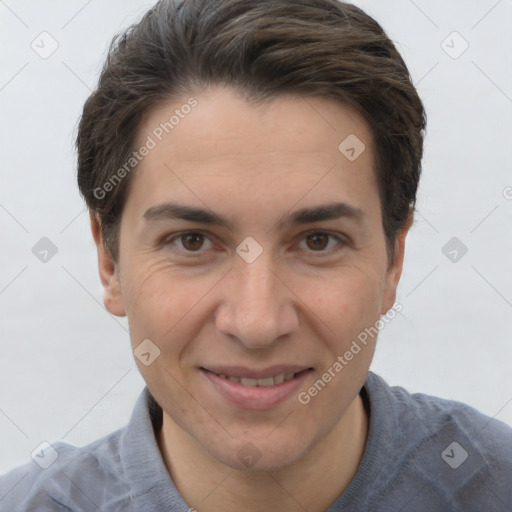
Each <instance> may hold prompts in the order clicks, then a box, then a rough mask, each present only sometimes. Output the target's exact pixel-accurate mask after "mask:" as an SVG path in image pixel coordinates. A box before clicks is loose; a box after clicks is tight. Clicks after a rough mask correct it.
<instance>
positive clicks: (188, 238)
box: [179, 233, 204, 251]
mask: <svg viewBox="0 0 512 512" xmlns="http://www.w3.org/2000/svg"><path fill="white" fill-rule="evenodd" d="M179 239H180V241H181V244H182V246H183V247H184V249H185V250H187V251H197V250H199V249H201V247H202V245H203V243H204V235H202V234H201V233H186V234H184V235H181V236H180V237H179Z"/></svg>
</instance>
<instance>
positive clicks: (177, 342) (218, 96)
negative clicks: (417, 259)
mask: <svg viewBox="0 0 512 512" xmlns="http://www.w3.org/2000/svg"><path fill="white" fill-rule="evenodd" d="M194 97H195V98H196V99H197V100H198V106H197V107H195V108H194V109H193V111H192V112H191V113H190V114H189V115H188V116H186V117H185V118H184V119H183V120H181V122H180V124H179V125H177V126H176V127H175V128H174V130H173V131H172V132H171V133H170V134H169V135H168V136H167V137H166V138H165V139H164V140H163V141H162V142H161V143H159V144H158V146H157V147H156V148H154V149H153V150H152V151H151V152H150V153H149V155H148V156H146V157H145V159H144V160H143V161H142V162H141V163H140V164H139V166H138V168H137V171H136V172H135V173H134V174H133V175H132V176H131V179H132V182H131V184H130V190H129V194H128V197H127V200H126V204H125V207H124V210H123V214H122V219H121V224H120V237H119V259H118V261H117V262H116V261H113V260H112V258H111V257H110V254H109V252H108V250H106V249H105V244H104V240H103V239H102V236H101V230H100V227H99V224H98V221H97V220H96V218H95V217H94V216H93V215H91V225H92V232H93V236H94V239H95V241H96V244H97V249H98V264H99V272H100V277H101V281H102V283H103V286H104V289H105V294H104V302H105V306H106V308H107V309H108V311H109V312H111V313H112V314H114V315H119V316H123V315H127V317H128V321H129V326H130V337H131V343H132V348H133V349H135V348H136V347H137V346H138V345H139V344H140V343H141V342H142V340H144V339H148V338H149V339H151V340H152V342H153V343H154V344H155V345H156V346H158V348H159V349H160V351H161V353H160V356H159V357H157V358H156V359H155V360H154V362H153V363H152V364H150V365H149V366H145V365H143V364H142V363H141V362H140V361H139V360H138V359H136V362H137V365H138V367H139V370H140V372H141V374H142V376H143V378H144V379H145V381H146V383H147V385H148V387H149V389H150V391H151V393H152V394H153V396H154V397H155V398H156V400H157V401H158V403H159V404H160V405H161V406H162V408H163V411H164V421H163V427H162V430H161V431H160V432H159V434H158V443H159V447H160V450H161V452H162V456H163V459H164V462H165V464H166V467H167V468H168V470H169V473H170V475H171V477H172V478H173V480H174V482H175V484H176V487H177V488H178V490H179V491H180V493H181V494H182V496H183V497H184V499H185V501H186V502H187V503H188V504H189V505H190V506H191V507H194V508H196V509H197V510H199V511H200V512H208V511H214V510H215V511H218V510H223V511H226V512H230V511H235V510H237V511H238V510H247V511H260V510H282V511H298V510H308V511H309V512H314V511H319V512H320V511H323V510H325V509H326V508H327V507H328V506H329V505H330V504H332V503H333V502H334V501H335V500H336V498H337V497H338V496H339V495H340V494H341V493H342V492H343V490H344V489H346V487H347V486H348V484H349V483H350V481H351V479H352V478H353V476H354V474H355V473H356V471H357V467H358V465H359V463H360V460H361V457H362V455H363V452H364V447H365V442H366V436H367V432H368V418H367V414H366V412H365V409H364V407H363V403H362V400H361V397H360V395H359V392H360V389H361V387H362V385H363V383H364V381H365V378H366V375H367V372H368V369H369V366H370V363H371V360H372V357H373V353H374V349H375V342H376V337H375V338H373V339H371V338H370V339H369V342H368V344H367V346H366V347H363V349H362V350H361V352H359V353H358V354H357V355H356V356H354V358H353V359H352V360H351V361H350V362H349V364H347V365H346V366H345V367H344V368H343V370H342V371H341V372H339V373H337V374H336V377H335V378H333V379H332V380H331V382H330V383H329V384H328V385H326V386H325V388H324V389H322V391H321V392H319V393H318V394H317V396H315V397H313V398H311V401H310V402H309V403H308V404H307V405H302V404H301V403H299V401H298V400H297V396H296V395H295V394H294V396H292V397H291V398H290V399H287V400H286V401H284V402H283V403H280V404H278V405H276V406H275V407H272V408H270V409H267V410H246V409H243V408H239V407H234V406H232V405H230V404H229V403H227V402H226V401H225V399H224V398H223V397H222V396H220V395H219V393H218V392H217V391H216V390H215V389H214V387H213V386H212V385H211V383H210V382H209V381H208V380H207V379H205V378H204V375H203V374H202V373H201V372H200V371H199V369H198V368H199V367H201V366H203V367H208V365H214V364H227V365H242V366H246V367H249V368H253V367H257V368H262V367H268V366H271V365H274V364H300V365H303V366H304V367H312V368H313V371H312V372H310V374H309V375H308V376H307V377H306V380H305V381H304V383H303V385H302V386H301V388H300V391H304V390H306V391H307V389H308V388H309V387H310V386H311V385H312V384H313V383H314V382H315V381H316V380H317V379H319V378H321V375H322V374H323V373H324V372H325V371H326V370H327V369H328V368H329V367H331V366H332V365H333V363H334V362H335V361H336V360H337V357H338V356H340V355H343V354H344V353H345V352H346V351H347V350H348V349H349V347H350V345H351V343H352V341H353V340H355V339H356V337H357V335H358V334H359V333H360V332H362V331H363V330H364V329H365V328H367V327H370V326H373V325H375V323H376V322H377V321H378V320H379V318H380V315H383V314H385V313H386V312H387V311H388V310H389V309H390V308H391V307H392V305H393V304H394V301H395V297H396V287H397V284H398V282H399V279H400V275H401V271H402V263H403V256H404V247H405V237H406V234H407V232H408V230H409V228H410V225H411V223H412V214H411V216H410V218H409V222H408V224H407V225H406V227H405V228H404V230H403V231H402V232H401V233H400V234H399V236H398V238H397V243H396V258H395V260H394V262H389V261H388V259H387V254H386V246H385V237H384V232H383V229H382V217H381V211H380V201H379V196H378V190H377V185H376V181H375V173H374V152H373V140H372V134H371V130H370V128H369V126H368V124H367V123H366V122H365V120H364V119H363V118H362V117H361V116H360V115H359V114H358V113H356V112H355V111H354V110H353V109H351V108H349V107H347V106H344V105H343V104H341V103H339V102H336V101H334V100H331V99H327V98H318V97H307V98H302V97H300V96H294V95H287V96H282V97H280V98H278V99H274V100H272V102H270V103H269V102H267V103H263V104H260V105H256V104H252V103H248V102H247V101H246V100H244V99H242V98H241V97H240V96H238V95H237V94H236V93H235V92H234V91H232V90H230V89H227V88H223V87H215V88H210V89H206V90H204V91H202V92H200V93H198V94H195V95H194ZM186 99H187V98H184V99H183V101H182V102H179V101H174V102H169V103H167V104H165V105H160V106H159V107H158V108H155V109H154V110H152V111H150V112H149V113H148V114H147V115H146V117H145V118H144V120H143V122H142V123H141V125H140V130H139V133H138V139H139V141H140V142H141V143H143V142H144V140H145V139H146V137H147V135H148V134H150V133H151V131H152V130H153V129H154V127H155V126H157V125H158V124H159V123H160V122H162V121H165V120H166V119H169V116H170V115H171V114H172V113H173V111H174V110H175V109H176V108H179V106H180V105H182V104H183V103H185V102H186ZM349 134H356V135H357V137H358V138H359V139H360V140H362V141H363V142H364V144H365V146H366V149H365V151H364V152H363V153H362V154H361V155H360V156H359V157H358V158H357V159H356V160H355V161H353V162H351V161H349V160H348V159H347V158H346V157H345V156H344V155H343V154H341V153H340V151H339V150H338V145H339V144H340V142H341V141H343V140H344V139H345V138H346V137H347V136H348V135H349ZM170 200H173V201H179V202H180V203H185V204H188V205H192V206H198V207H203V208H204V207H208V208H209V209H211V210H213V211H215V212H217V213H219V214H221V215H223V216H226V217H227V218H228V219H230V220H231V221H232V222H233V227H232V229H228V228H225V227H219V226H209V225H204V224H201V223H198V222H191V221H185V220H169V219H167V220H165V219H164V220H158V221H153V222H148V221H146V220H145V219H144V218H143V215H144V212H145V211H146V210H148V209H149V208H150V207H152V206H154V205H158V204H161V203H164V202H166V201H170ZM338 201H344V202H347V203H349V204H350V205H352V206H354V207H357V208H360V209H361V210H362V211H363V212H364V218H363V220H362V221H361V222H357V221H355V220H353V219H349V218H340V219H331V220H327V221H320V222H315V223H309V224H304V225H296V226H289V225H285V226H279V225H278V224H277V223H278V222H279V221H280V220H281V219H283V217H284V216H285V215H286V214H288V213H289V212H293V211H295V210H297V209H299V208H303V207H311V206H316V205H320V204H324V203H328V202H338ZM186 230H196V231H197V230H200V231H201V233H202V234H204V235H205V238H200V239H199V241H197V240H195V241H194V240H193V241H192V243H191V242H190V241H189V242H188V243H187V239H185V240H184V239H183V237H182V238H181V239H180V238H179V237H177V238H174V240H173V241H170V240H169V237H168V240H167V243H159V241H160V240H162V239H163V238H165V237H166V236H167V235H173V236H174V234H179V233H180V232H182V231H186ZM311 230H313V232H318V231H329V232H330V233H332V234H333V235H335V236H337V235H338V236H340V237H345V240H346V242H345V243H343V241H342V240H341V241H339V240H338V239H336V238H327V239H324V238H320V240H319V241H318V240H315V239H314V238H313V240H312V239H311V237H309V238H308V236H307V235H309V234H310V231H311ZM247 236H251V237H253V238H254V239H255V240H256V241H257V242H258V243H259V244H260V246H261V247H262V248H263V252H262V254H261V255H260V256H259V257H258V258H257V259H256V260H255V261H253V262H252V263H247V262H246V261H244V259H242V258H241V257H240V256H239V255H238V254H237V252H236V248H237V246H238V245H239V244H240V243H241V242H242V241H243V240H244V239H245V238H246V237H247ZM170 238H172V237H170ZM187 249H188V252H187ZM194 250H195V251H196V252H194ZM197 251H199V252H197ZM198 254H199V255H198ZM249 441H250V442H251V443H253V444H254V445H255V447H256V449H257V451H258V453H259V455H260V458H259V460H258V461H257V462H256V463H254V465H253V466H251V467H250V468H249V469H248V468H247V467H246V466H245V465H244V464H243V463H242V461H241V460H240V459H239V457H238V452H239V450H241V449H242V448H243V447H244V446H245V445H246V443H248V442H249Z"/></svg>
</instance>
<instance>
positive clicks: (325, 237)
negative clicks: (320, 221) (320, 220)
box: [303, 231, 346, 253]
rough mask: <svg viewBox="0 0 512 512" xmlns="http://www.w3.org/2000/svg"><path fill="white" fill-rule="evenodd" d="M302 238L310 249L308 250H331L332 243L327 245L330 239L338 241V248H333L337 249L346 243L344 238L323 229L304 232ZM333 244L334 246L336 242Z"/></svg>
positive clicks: (324, 251) (325, 251)
mask: <svg viewBox="0 0 512 512" xmlns="http://www.w3.org/2000/svg"><path fill="white" fill-rule="evenodd" d="M303 240H305V242H306V245H307V247H308V248H309V249H310V250H309V251H308V252H323V253H330V252H333V251H331V250H330V249H332V247H333V245H332V244H330V247H329V242H330V241H332V240H335V241H337V242H338V244H337V245H338V246H339V248H338V249H335V250H339V249H341V247H342V246H344V245H346V240H345V239H344V238H342V237H340V236H337V235H334V234H332V233H328V232H325V231H312V232H309V233H306V234H305V235H304V238H303ZM334 246H336V244H334ZM326 249H327V250H326Z"/></svg>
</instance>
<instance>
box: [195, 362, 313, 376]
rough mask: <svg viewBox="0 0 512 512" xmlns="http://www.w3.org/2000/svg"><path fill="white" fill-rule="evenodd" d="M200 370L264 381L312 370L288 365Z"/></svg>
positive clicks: (301, 366)
mask: <svg viewBox="0 0 512 512" xmlns="http://www.w3.org/2000/svg"><path fill="white" fill-rule="evenodd" d="M201 369H202V370H208V371H210V372H213V373H216V374H217V375H225V376H226V377H244V378H246V379H266V378H268V377H274V376H275V375H281V374H282V373H284V374H285V375H286V374H287V373H298V372H301V371H303V370H310V369H312V368H311V367H310V366H305V365H290V364H279V365H275V366H269V367H267V368H261V369H254V368H247V367H246V366H216V365H215V366H214V365H212V366H201Z"/></svg>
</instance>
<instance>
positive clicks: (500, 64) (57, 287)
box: [0, 0, 512, 473]
mask: <svg viewBox="0 0 512 512" xmlns="http://www.w3.org/2000/svg"><path fill="white" fill-rule="evenodd" d="M152 3H153V2H150V1H141V0H130V1H127V0H108V1H102V2H100V1H99V0H92V1H89V2H86V1H84V0H66V1H64V0H54V1H45V2H33V1H29V0H18V1H14V0H5V1H2V2H0V48H2V54H1V60H0V130H1V133H0V155H1V166H0V184H1V187H0V233H1V236H2V239H1V240H2V242H1V251H0V454H1V458H0V473H3V472H5V471H7V470H9V469H10V468H12V467H13V466H15V465H18V464H21V463H24V462H27V461H28V460H29V457H30V453H31V452H32V450H33V449H34V448H35V447H36V446H38V445H39V443H40V442H41V441H49V442H53V441H57V440H64V441H66V442H68V443H71V444H75V445H83V444H86V443H89V442H91V441H93V440H95V439H97V438H99V437H101V436H103V435H105V434H107V433H109V432H111V431H113V430H115V429H117V428H119V427H121V426H123V425H125V424H126V422H127V421H128V419H129V416H130V413H131V410H132V407H133V405H134V402H135V400H136V398H137V396H138V395H139V393H140V391H141V390H142V388H143V385H144V382H143V380H142V378H141V377H140V375H139V373H138V370H137V368H136V366H135V363H134V360H133V355H132V352H131V350H130V343H129V337H128V332H127V323H126V320H125V319H118V318H115V317H112V316H111V315H110V314H108V313H107V312H106V311H105V309H104V307H103V304H102V291H101V288H100V283H99V279H98V275H97V267H96V259H95V257H96V256H95V249H94V245H93V242H92V238H91V236H90V234H89V226H88V221H87V216H86V213H85V210H84V209H83V202H82V200H81V198H80V196H79V194H78V191H77V187H76V184H75V155H74V149H73V142H74V129H75V125H76V122H77V120H78V118H79V114H80V112H81V109H82V106H83V103H84V101H85V99H86V98H87V97H88V95H89V94H90V92H91V90H92V89H93V87H94V85H95V81H96V79H97V77H98V73H99V70H100V66H101V65H102V63H103V59H104V56H105V52H106V48H107V45H108V43H109V41H110V39H111V37H112V36H113V35H114V34H115V33H116V32H118V31H119V30H120V29H122V28H125V27H127V26H128V25H129V24H130V23H131V22H132V21H134V20H135V19H137V18H138V17H139V15H140V14H142V13H143V12H144V11H145V10H146V9H147V8H148V7H149V6H151V5H152ZM357 4H358V5H360V6H361V7H363V8H364V9H366V10H367V12H368V13H369V14H371V15H372V16H374V17H375V18H376V19H377V20H378V21H379V22H380V23H381V24H382V26H383V27H384V29H385V30H386V31H387V32H388V34H389V35H390V37H391V38H392V39H393V41H395V42H396V43H397V44H398V47H399V50H400V51H401V52H402V54H403V55H404V57H405V60H406V62H407V64H408V66H409V68H410V71H411V74H412V76H413V80H414V82H415V84H417V87H418V90H419V92H420V95H421V97H422V98H423V100H424V103H425V106H426V110H427V114H428V134H427V139H426V149H425V158H424V169H423V178H422V183H421V187H420V193H419V201H418V209H419V213H420V215H418V217H417V220H416V223H415V225H414V227H413V228H412V231H411V233H410V235H409V237H408V242H407V250H406V262H405V267H404V272H403V277H402V281H401V284H400V286H399V291H398V297H397V300H398V301H399V302H400V303H401V304H402V305H403V311H402V315H399V316H398V317H397V318H396V319H395V320H393V322H392V323H391V324H389V325H388V326H386V327H385V328H384V329H383V331H382V333H381V335H380V338H379V343H378V349H377V353H376V356H375V360H374V363H373V366H372V370H374V371H376V372H377V373H379V374H380V375H381V376H383V377H384V378H385V379H386V380H387V381H388V382H389V383H390V384H393V385H401V386H403V387H405V388H406V389H407V390H409V391H411V392H425V393H429V394H433V395H437V396H441V397H445V398H450V399H455V400H460V401H463V402H466V403H468V404H470V405H472V406H474V407H476V408H477V409H479V410H481V411H482V412H484V413H485V414H487V415H489V416H491V417H496V418H498V419H501V420H503V421H505V422H507V423H509V424H510V425H512V371H511V367H512V364H511V358H512V344H511V343H510V342H511V335H512V272H511V262H512V258H511V256H510V254H511V252H512V236H511V234H512V233H511V231H512V229H511V226H512V200H510V199H507V197H508V198H511V196H512V189H511V188H508V189H507V187H512V172H511V163H512V154H511V145H512V53H511V48H512V32H511V31H510V22H511V20H512V1H511V0H501V1H496V0H480V1H468V0H459V1H446V0H436V1H432V0H431V1H428V2H427V1H426V0H416V1H415V2H412V1H408V0H400V1H390V0H387V1H385V2H383V1H378V0H372V1H360V2H357ZM43 31H47V32H49V33H50V34H51V35H52V37H53V38H54V39H55V40H56V41H57V42H58V44H59V47H58V49H57V51H55V53H53V54H52V55H51V56H50V57H49V58H47V59H42V58H41V57H39V56H38V55H37V54H36V53H35V52H34V51H33V50H32V48H31V42H32V41H33V40H34V39H36V38H37V37H38V35H39V34H40V33H41V32H43ZM453 31H457V32H458V33H460V34H461V36H462V37H463V38H464V39H465V40H466V41H467V42H468V43H469V48H468V49H467V50H466V51H465V52H464V53H463V54H462V55H460V57H458V58H457V59H453V58H452V57H450V56H449V55H448V54H447V53H446V52H445V51H444V50H443V48H442V46H441V43H442V41H444V40H445V39H446V38H447V36H448V35H449V34H451V33H452V32H453ZM36 40H37V39H36ZM446 44H448V45H450V46H453V48H452V50H451V51H452V53H453V52H457V51H458V50H460V49H461V48H462V46H460V45H461V44H463V41H462V40H461V39H457V36H455V39H454V36H451V37H450V38H448V40H447V42H446V43H445V45H446ZM507 191H508V196H507ZM44 236H46V237H48V238H49V239H51V240H52V242H53V243H54V244H55V245H56V246H57V248H58V253H57V254H56V255H55V256H54V257H53V258H52V259H51V260H50V261H48V262H47V263H42V262H41V261H39V259H37V258H36V257H35V256H34V254H33V253H32V251H31V249H32V247H33V246H34V244H36V242H37V241H38V240H39V239H40V238H42V237H44ZM453 236H456V237H458V238H459V239H460V240H461V241H462V242H463V243H464V244H465V245H466V246H467V248H468V252H467V254H466V255H465V256H464V257H463V258H462V259H460V260H459V261H458V262H457V263H453V262H451V261H450V260H449V259H448V258H447V257H446V256H445V255H444V254H443V252H442V251H441V249H442V247H443V246H444V244H445V243H446V242H447V241H448V240H449V239H450V238H452V237H453Z"/></svg>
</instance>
